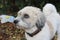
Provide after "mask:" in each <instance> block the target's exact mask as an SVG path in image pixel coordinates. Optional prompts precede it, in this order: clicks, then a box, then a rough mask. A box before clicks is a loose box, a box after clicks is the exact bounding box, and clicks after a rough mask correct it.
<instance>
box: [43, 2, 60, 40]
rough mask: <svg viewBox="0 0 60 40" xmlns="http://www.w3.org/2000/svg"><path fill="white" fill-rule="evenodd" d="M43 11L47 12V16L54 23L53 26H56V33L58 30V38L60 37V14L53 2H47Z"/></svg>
mask: <svg viewBox="0 0 60 40" xmlns="http://www.w3.org/2000/svg"><path fill="white" fill-rule="evenodd" d="M43 13H44V14H45V16H46V18H47V20H48V21H50V22H51V23H52V25H54V26H53V28H54V34H55V33H56V31H57V34H58V40H59V39H60V38H59V37H60V31H59V30H60V27H59V26H60V15H59V14H58V12H57V10H56V7H55V6H54V5H53V4H50V3H48V4H46V5H45V6H44V7H43Z"/></svg>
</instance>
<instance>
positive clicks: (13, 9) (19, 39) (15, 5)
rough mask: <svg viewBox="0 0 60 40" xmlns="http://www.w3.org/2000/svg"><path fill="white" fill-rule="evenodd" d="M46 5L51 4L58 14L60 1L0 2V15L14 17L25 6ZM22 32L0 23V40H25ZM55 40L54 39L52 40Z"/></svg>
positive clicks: (41, 6) (5, 0) (39, 6)
mask: <svg viewBox="0 0 60 40" xmlns="http://www.w3.org/2000/svg"><path fill="white" fill-rule="evenodd" d="M46 3H52V4H54V5H55V6H56V8H57V11H58V12H60V0H0V15H1V14H6V15H12V16H16V15H17V12H18V11H19V10H20V9H22V8H23V7H25V6H35V7H38V8H41V9H42V8H43V6H44V5H45V4H46ZM24 33H25V32H24V30H22V29H17V28H16V27H15V26H14V24H13V23H4V24H1V23H0V40H26V38H25V36H24ZM53 40H56V37H55V38H54V39H53Z"/></svg>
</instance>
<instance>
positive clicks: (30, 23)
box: [14, 4, 60, 40]
mask: <svg viewBox="0 0 60 40" xmlns="http://www.w3.org/2000/svg"><path fill="white" fill-rule="evenodd" d="M44 14H46V15H44ZM59 18H60V17H59V14H57V11H56V9H55V7H54V5H52V4H46V5H45V6H44V7H43V12H42V11H41V10H40V9H39V8H36V7H32V6H27V7H24V8H23V9H21V10H20V11H19V12H18V15H17V17H16V18H15V21H14V23H15V24H16V26H17V28H19V29H24V30H25V32H26V33H25V36H26V38H27V40H51V39H52V38H53V37H54V35H55V33H56V31H57V27H59V22H60V19H59ZM58 33H59V32H58Z"/></svg>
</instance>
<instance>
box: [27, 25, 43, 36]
mask: <svg viewBox="0 0 60 40" xmlns="http://www.w3.org/2000/svg"><path fill="white" fill-rule="evenodd" d="M41 27H42V28H43V26H41ZM37 28H38V27H37ZM42 28H38V29H37V30H36V31H35V32H33V33H31V34H30V33H27V32H26V33H27V34H28V35H29V36H31V37H33V36H34V35H36V34H37V33H39V32H40V31H41V29H42Z"/></svg>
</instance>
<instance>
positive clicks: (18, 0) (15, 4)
mask: <svg viewBox="0 0 60 40" xmlns="http://www.w3.org/2000/svg"><path fill="white" fill-rule="evenodd" d="M46 3H52V4H54V5H55V6H56V8H57V10H58V12H60V0H0V14H8V15H14V16H15V14H16V13H17V12H18V11H19V10H20V9H21V8H23V7H25V6H35V7H39V8H41V9H42V8H43V6H44V5H45V4H46Z"/></svg>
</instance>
